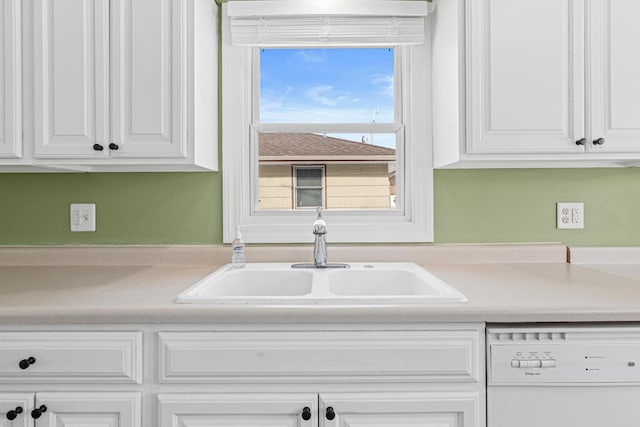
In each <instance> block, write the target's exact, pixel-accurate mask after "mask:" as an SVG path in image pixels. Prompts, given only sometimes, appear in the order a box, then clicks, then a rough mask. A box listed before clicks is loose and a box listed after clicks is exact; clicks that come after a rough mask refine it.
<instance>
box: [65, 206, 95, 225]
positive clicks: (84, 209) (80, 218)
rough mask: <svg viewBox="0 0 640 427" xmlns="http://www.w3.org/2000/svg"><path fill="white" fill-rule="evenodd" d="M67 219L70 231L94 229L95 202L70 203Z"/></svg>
mask: <svg viewBox="0 0 640 427" xmlns="http://www.w3.org/2000/svg"><path fill="white" fill-rule="evenodd" d="M69 219H70V222H71V231H96V205H95V203H72V204H71V208H70V210H69Z"/></svg>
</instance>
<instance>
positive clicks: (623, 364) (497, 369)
mask: <svg viewBox="0 0 640 427" xmlns="http://www.w3.org/2000/svg"><path fill="white" fill-rule="evenodd" d="M487 337H488V340H487V351H488V354H487V363H488V374H489V375H488V383H489V384H493V385H499V384H535V383H547V384H548V383H558V384H568V383H597V384H604V383H629V384H632V383H640V334H620V333H615V332H612V333H610V334H606V333H604V334H603V333H600V331H596V332H585V331H574V330H572V331H571V333H566V334H564V333H563V334H557V335H556V334H551V333H547V332H544V333H533V332H527V333H508V334H506V333H492V331H490V330H489V331H488V335H487Z"/></svg>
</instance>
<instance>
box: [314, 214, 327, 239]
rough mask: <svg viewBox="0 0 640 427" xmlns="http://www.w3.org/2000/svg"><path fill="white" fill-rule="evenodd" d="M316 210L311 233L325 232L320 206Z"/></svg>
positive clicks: (325, 225) (325, 227) (325, 224)
mask: <svg viewBox="0 0 640 427" xmlns="http://www.w3.org/2000/svg"><path fill="white" fill-rule="evenodd" d="M316 212H318V216H317V217H316V220H315V222H314V223H313V234H326V233H327V223H326V222H325V221H324V219H323V218H322V208H318V209H316Z"/></svg>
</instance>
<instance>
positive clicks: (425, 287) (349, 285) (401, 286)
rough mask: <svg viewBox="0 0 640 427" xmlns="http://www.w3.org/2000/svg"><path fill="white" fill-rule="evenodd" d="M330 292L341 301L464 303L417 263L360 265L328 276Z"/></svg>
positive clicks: (460, 295)
mask: <svg viewBox="0 0 640 427" xmlns="http://www.w3.org/2000/svg"><path fill="white" fill-rule="evenodd" d="M328 282H329V292H330V293H331V294H333V295H335V296H337V297H365V298H384V297H420V298H431V299H438V300H442V299H446V300H449V301H461V300H464V296H462V294H460V293H459V292H458V291H456V290H455V289H453V288H452V287H450V286H449V285H447V284H446V283H444V282H443V281H442V280H440V279H438V278H437V277H436V276H434V275H433V274H431V273H429V272H428V271H426V270H425V269H423V268H422V267H419V266H418V265H416V264H413V263H378V264H376V263H373V264H359V265H356V266H353V268H350V269H348V270H340V271H331V272H329V274H328Z"/></svg>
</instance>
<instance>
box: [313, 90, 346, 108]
mask: <svg viewBox="0 0 640 427" xmlns="http://www.w3.org/2000/svg"><path fill="white" fill-rule="evenodd" d="M332 90H333V86H329V85H316V86H313V87H311V88H309V90H307V91H306V92H305V96H306V97H307V98H309V99H311V100H312V101H315V102H318V103H320V104H322V105H327V106H329V107H333V106H335V105H337V104H338V101H340V97H337V98H335V99H332V98H330V95H331V91H332Z"/></svg>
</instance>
